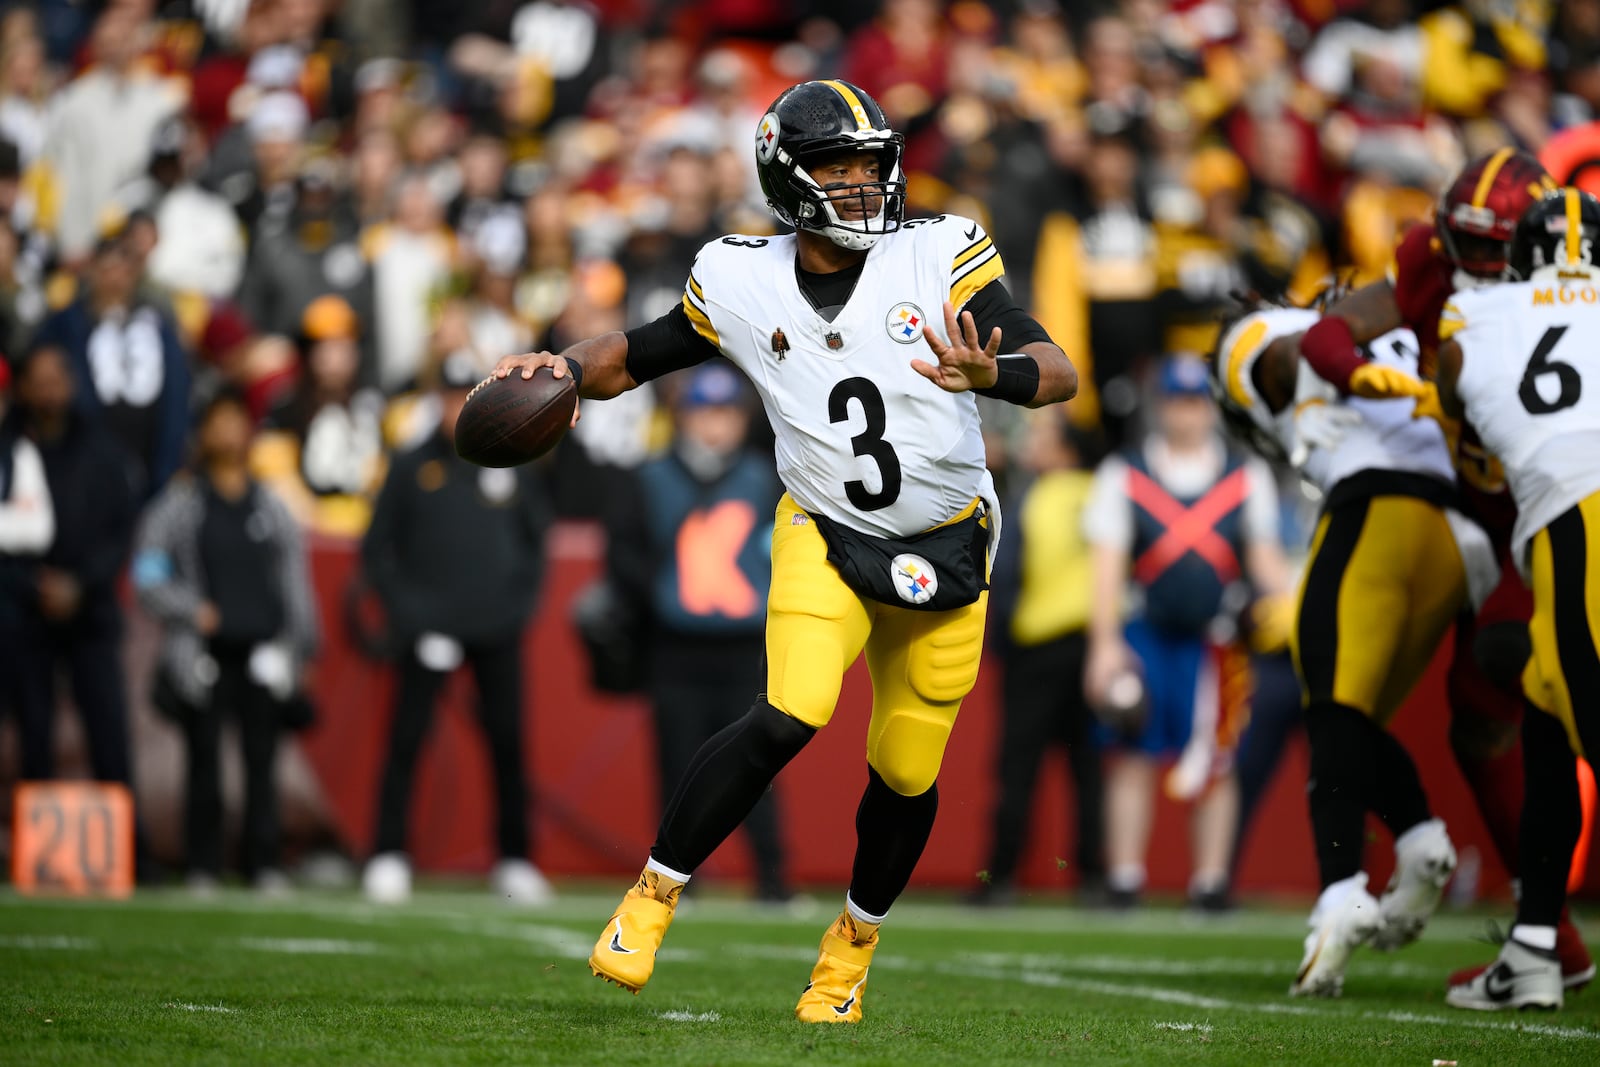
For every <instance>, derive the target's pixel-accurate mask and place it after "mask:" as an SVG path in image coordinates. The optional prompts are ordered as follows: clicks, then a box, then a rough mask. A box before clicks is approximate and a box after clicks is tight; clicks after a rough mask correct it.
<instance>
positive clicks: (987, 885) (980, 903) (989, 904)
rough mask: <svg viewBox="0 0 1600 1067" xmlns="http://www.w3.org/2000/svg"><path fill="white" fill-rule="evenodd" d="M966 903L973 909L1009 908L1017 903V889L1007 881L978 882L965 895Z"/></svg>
mask: <svg viewBox="0 0 1600 1067" xmlns="http://www.w3.org/2000/svg"><path fill="white" fill-rule="evenodd" d="M966 902H967V904H968V905H970V906H971V907H974V908H1009V907H1013V906H1015V904H1016V903H1017V887H1016V886H1014V885H1012V884H1011V882H1010V880H1009V879H1002V880H995V881H989V882H979V883H978V885H977V886H976V887H975V888H974V889H973V890H972V891H971V892H970V893H968V894H967V897H966Z"/></svg>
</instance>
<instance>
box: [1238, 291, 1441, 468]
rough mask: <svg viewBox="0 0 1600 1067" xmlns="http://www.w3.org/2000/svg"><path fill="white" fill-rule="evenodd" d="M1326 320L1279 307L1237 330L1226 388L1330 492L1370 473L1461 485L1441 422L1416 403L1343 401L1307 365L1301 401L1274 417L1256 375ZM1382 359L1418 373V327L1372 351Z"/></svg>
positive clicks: (1298, 394) (1388, 337)
mask: <svg viewBox="0 0 1600 1067" xmlns="http://www.w3.org/2000/svg"><path fill="white" fill-rule="evenodd" d="M1319 317H1320V316H1319V315H1318V314H1317V313H1316V312H1315V311H1311V310H1309V309H1306V308H1276V309H1273V310H1271V311H1266V312H1262V313H1260V314H1258V315H1252V316H1250V317H1249V318H1247V319H1244V320H1242V321H1241V322H1240V323H1238V324H1237V325H1236V326H1235V327H1233V328H1232V329H1230V330H1229V332H1228V336H1226V337H1224V338H1223V343H1222V345H1221V346H1220V348H1219V352H1218V356H1217V358H1218V359H1219V360H1222V361H1223V363H1222V366H1221V368H1220V371H1221V375H1222V384H1223V388H1224V389H1226V390H1227V392H1228V395H1229V397H1230V398H1231V399H1232V400H1234V401H1235V402H1236V403H1237V404H1239V405H1240V406H1242V407H1244V408H1245V409H1246V410H1248V411H1249V413H1250V417H1251V418H1252V419H1253V420H1254V422H1255V424H1256V425H1257V426H1258V427H1260V429H1261V430H1262V431H1264V432H1265V433H1267V434H1268V435H1270V436H1271V437H1272V438H1274V439H1275V440H1277V441H1278V442H1279V443H1280V444H1281V445H1282V446H1283V450H1284V454H1285V455H1287V456H1288V457H1289V458H1290V461H1291V462H1292V463H1293V464H1294V465H1295V467H1296V468H1297V469H1298V470H1299V471H1300V472H1301V473H1302V474H1303V475H1304V476H1305V478H1306V479H1307V480H1308V481H1310V482H1311V483H1312V484H1313V485H1315V486H1317V487H1318V488H1319V489H1321V490H1322V491H1323V492H1324V493H1327V492H1328V491H1330V490H1331V489H1333V487H1334V486H1336V485H1338V484H1339V483H1340V482H1342V481H1344V480H1345V479H1346V478H1348V477H1350V476H1351V475H1352V474H1357V473H1360V472H1361V471H1370V470H1392V471H1406V472H1410V473H1414V474H1425V475H1428V476H1430V477H1434V478H1437V479H1439V480H1440V481H1441V482H1445V483H1447V484H1452V485H1453V484H1454V483H1455V467H1454V464H1453V463H1452V462H1451V458H1450V449H1449V446H1448V445H1447V444H1446V443H1445V437H1444V431H1443V430H1442V429H1440V427H1439V424H1438V423H1437V422H1435V421H1434V420H1433V419H1417V418H1413V417H1412V413H1413V412H1414V411H1415V410H1416V402H1415V401H1413V400H1411V399H1402V400H1365V399H1362V398H1361V397H1346V398H1343V399H1341V398H1340V396H1339V391H1338V390H1337V389H1335V388H1334V387H1333V386H1332V385H1330V384H1329V383H1327V382H1326V381H1324V380H1323V379H1322V378H1320V377H1318V376H1317V373H1316V372H1315V371H1313V370H1312V369H1311V368H1310V366H1308V365H1307V364H1306V363H1305V362H1304V361H1302V362H1301V363H1300V370H1299V377H1298V379H1297V381H1296V383H1295V395H1294V403H1293V404H1291V405H1289V406H1288V407H1286V408H1284V409H1283V411H1281V412H1279V413H1278V414H1276V415H1274V414H1273V413H1272V411H1271V409H1270V408H1269V407H1268V406H1267V402H1266V400H1264V399H1263V398H1262V396H1261V394H1260V393H1259V392H1258V391H1257V390H1256V387H1255V382H1254V380H1253V379H1252V378H1251V374H1252V372H1253V370H1254V367H1255V364H1256V360H1258V359H1260V358H1261V353H1263V352H1265V351H1266V349H1267V346H1268V345H1270V344H1272V342H1273V341H1276V340H1278V339H1280V338H1282V337H1287V336H1289V335H1290V334H1296V333H1302V332H1304V331H1305V330H1307V329H1310V328H1311V326H1312V325H1313V324H1315V323H1316V321H1317V319H1318V318H1319ZM1367 348H1368V350H1369V352H1370V353H1371V355H1372V358H1373V360H1374V361H1375V362H1378V363H1382V364H1384V365H1386V366H1392V367H1399V368H1401V369H1402V370H1405V371H1407V372H1408V373H1410V374H1415V373H1416V372H1417V353H1418V345H1417V340H1416V337H1415V335H1413V334H1412V332H1411V331H1410V330H1406V329H1401V330H1394V331H1392V332H1390V333H1386V334H1384V335H1383V336H1382V337H1380V338H1378V339H1377V340H1376V341H1374V342H1372V343H1371V344H1370V345H1368V346H1367Z"/></svg>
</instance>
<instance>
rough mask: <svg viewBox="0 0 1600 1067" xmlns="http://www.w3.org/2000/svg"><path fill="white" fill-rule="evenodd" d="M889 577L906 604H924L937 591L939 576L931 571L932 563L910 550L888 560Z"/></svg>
mask: <svg viewBox="0 0 1600 1067" xmlns="http://www.w3.org/2000/svg"><path fill="white" fill-rule="evenodd" d="M889 577H890V579H892V580H893V582H894V591H895V592H896V593H899V594H900V599H901V600H904V601H905V602H906V603H907V604H926V603H927V602H928V601H930V600H932V599H933V594H935V593H937V592H938V591H939V576H938V575H937V574H935V573H933V564H931V563H929V562H928V561H927V560H925V559H923V558H922V557H921V556H917V555H913V554H912V553H910V552H902V553H900V555H898V556H896V557H895V558H894V559H893V560H891V561H890V562H889Z"/></svg>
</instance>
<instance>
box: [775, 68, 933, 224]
mask: <svg viewBox="0 0 1600 1067" xmlns="http://www.w3.org/2000/svg"><path fill="white" fill-rule="evenodd" d="M904 146H905V138H904V137H903V136H901V135H900V134H899V133H896V132H895V131H894V130H893V129H891V128H890V126H889V120H888V119H887V118H886V117H885V116H884V114H883V109H882V108H881V107H879V106H878V102H877V101H876V100H874V99H872V97H870V96H868V95H867V94H866V93H865V92H864V91H862V90H861V89H858V88H856V87H855V86H854V85H851V84H850V83H849V82H843V81H833V80H829V81H809V82H801V83H800V84H799V85H795V86H791V87H790V88H788V89H785V90H784V91H783V93H782V94H780V95H779V97H778V99H776V100H774V101H773V102H772V106H771V107H770V108H768V109H767V113H766V114H765V115H763V116H762V117H761V122H760V124H759V125H758V126H757V127H756V173H757V175H759V177H760V178H761V191H762V192H763V193H765V194H766V197H767V206H768V207H770V208H771V209H772V212H773V214H775V215H777V216H778V218H780V219H782V220H783V221H784V222H786V223H788V224H789V225H790V226H793V227H795V228H796V229H805V230H810V231H812V232H813V233H819V234H822V235H823V236H824V237H826V238H827V239H828V240H830V241H832V242H833V243H834V244H836V245H839V246H840V247H843V248H853V249H857V250H860V249H867V248H871V247H872V246H873V245H874V244H875V243H877V240H878V238H880V237H882V236H883V235H884V234H886V233H892V232H894V231H895V230H897V229H899V228H900V220H901V219H902V218H903V217H904V215H905V204H906V179H905V174H904V173H903V172H902V171H901V169H900V155H901V152H902V150H903V149H904ZM846 151H859V152H876V153H877V155H878V180H877V181H875V182H865V183H862V184H858V185H844V186H831V187H829V188H828V189H826V190H824V189H823V187H822V186H820V185H818V184H817V183H816V181H815V180H814V179H813V178H812V177H811V175H810V174H809V173H807V167H810V166H813V165H815V163H816V162H817V160H818V159H819V158H820V157H823V156H827V155H831V154H834V153H838V152H846ZM854 197H859V198H860V203H861V207H862V211H861V217H860V218H853V219H848V220H846V219H844V218H841V217H840V215H839V212H838V210H837V207H836V205H838V204H839V203H841V202H843V201H847V200H849V199H851V198H854Z"/></svg>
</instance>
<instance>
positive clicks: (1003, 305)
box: [685, 278, 1053, 354]
mask: <svg viewBox="0 0 1600 1067" xmlns="http://www.w3.org/2000/svg"><path fill="white" fill-rule="evenodd" d="M961 310H963V311H970V312H972V322H973V325H975V326H976V327H977V328H978V343H979V344H980V345H986V344H988V343H989V334H990V333H991V332H992V331H993V330H994V328H995V327H996V326H998V327H1000V352H1001V353H1002V354H1005V353H1007V352H1017V351H1020V350H1021V349H1022V346H1023V345H1026V344H1031V343H1033V342H1034V341H1044V342H1046V343H1053V342H1051V341H1050V335H1049V334H1048V333H1046V332H1045V329H1044V327H1043V326H1040V325H1039V324H1038V323H1037V322H1035V321H1034V319H1033V316H1032V315H1030V314H1028V313H1027V312H1026V311H1023V310H1022V309H1021V308H1019V307H1017V305H1016V303H1015V302H1014V301H1013V300H1012V299H1011V293H1010V291H1009V290H1007V289H1006V287H1005V284H1004V283H1003V282H1001V281H1000V279H999V278H996V279H995V280H994V281H992V282H990V283H989V284H988V285H986V286H984V287H983V288H982V289H979V290H978V291H977V292H976V293H974V294H973V296H972V299H971V300H968V301H967V305H966V307H965V308H962V309H961ZM685 318H687V316H685Z"/></svg>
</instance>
